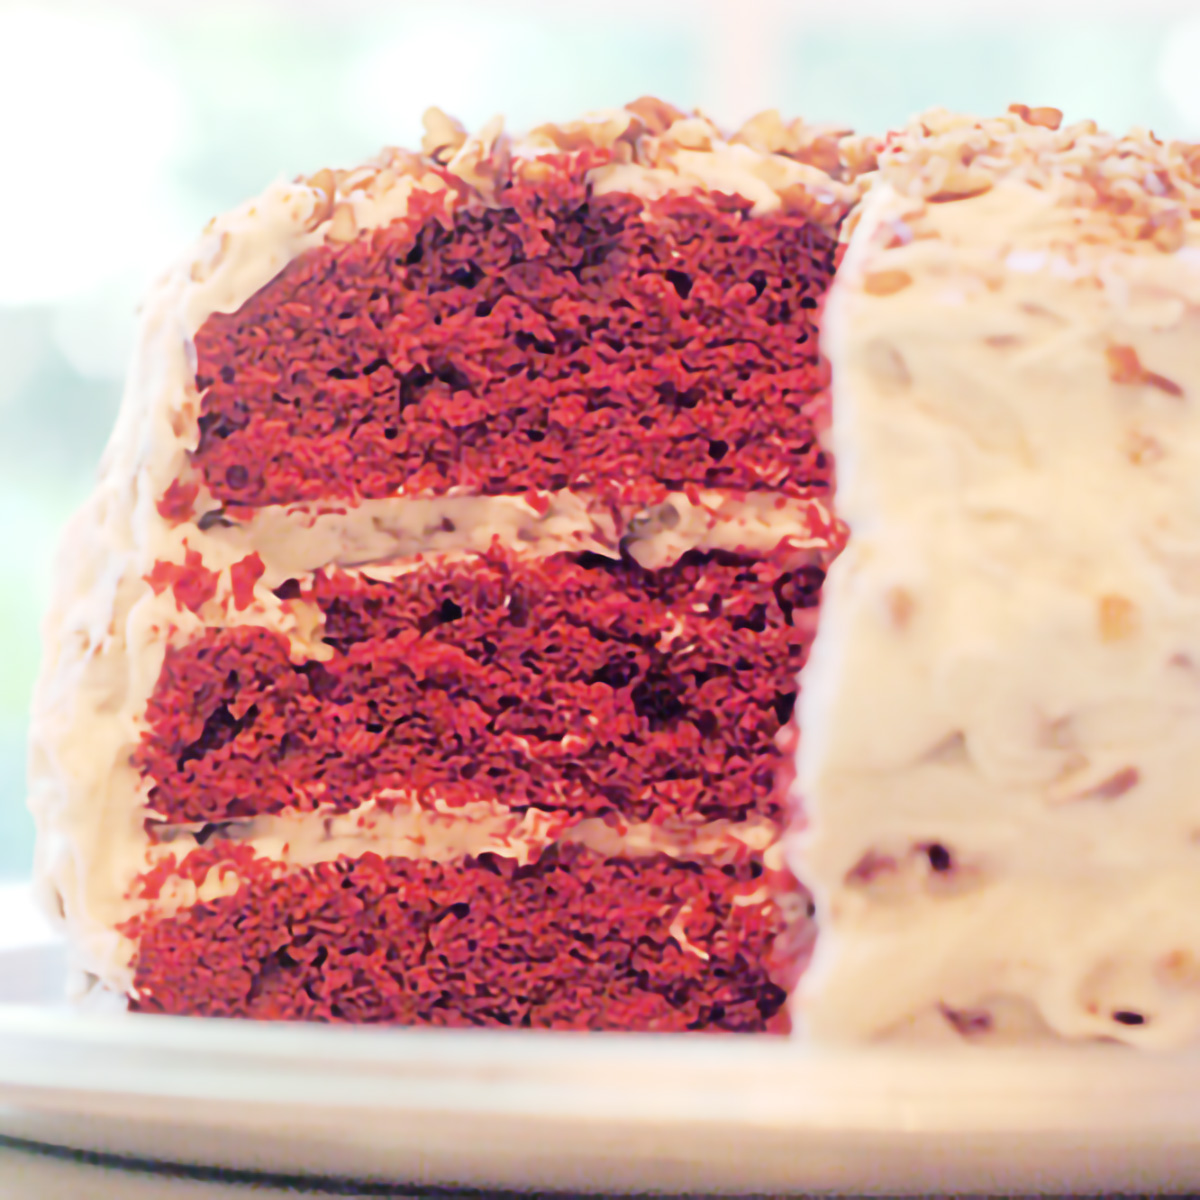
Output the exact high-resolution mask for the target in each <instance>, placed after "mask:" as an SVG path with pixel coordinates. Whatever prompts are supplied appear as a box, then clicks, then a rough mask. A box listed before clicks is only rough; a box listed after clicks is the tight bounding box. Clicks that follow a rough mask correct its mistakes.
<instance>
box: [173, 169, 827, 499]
mask: <svg viewBox="0 0 1200 1200" xmlns="http://www.w3.org/2000/svg"><path fill="white" fill-rule="evenodd" d="M596 161H597V159H596V156H595V155H594V154H593V155H592V156H591V157H588V156H574V157H571V156H564V157H562V158H560V159H558V160H555V169H554V172H553V173H551V174H550V177H549V178H548V179H545V180H542V181H539V182H538V183H536V184H530V183H524V182H520V181H511V180H510V181H509V183H508V184H507V185H506V186H503V187H502V188H501V190H500V191H499V193H498V197H497V205H496V207H490V208H485V207H482V206H479V205H472V206H471V207H463V208H460V209H458V210H457V211H456V212H455V213H454V215H453V217H452V218H448V217H447V216H446V214H445V212H444V210H443V208H442V203H441V200H440V198H431V197H430V196H429V195H427V194H426V193H423V192H417V193H415V194H414V197H413V202H412V203H413V209H412V212H411V213H410V214H409V216H408V217H407V218H405V219H402V220H400V221H398V222H396V223H394V224H392V225H391V226H389V227H387V228H384V229H378V230H375V231H372V232H369V233H364V234H362V235H360V236H359V237H358V239H357V240H355V241H353V242H351V243H349V244H347V245H344V246H323V247H321V248H318V249H313V250H310V251H308V252H306V253H305V254H303V255H301V256H300V257H299V258H298V259H296V260H295V261H294V262H292V263H291V264H290V265H289V266H288V267H287V268H286V269H285V270H284V271H283V272H281V274H280V275H279V276H277V277H276V278H275V279H274V280H272V281H271V282H270V283H269V284H267V285H266V286H265V287H264V288H263V289H262V290H261V291H259V292H258V293H257V294H256V295H255V296H253V297H252V298H251V299H250V300H248V301H247V302H246V303H245V304H244V305H243V306H242V307H241V308H240V309H239V310H238V311H237V312H235V313H232V314H225V313H215V314H213V315H212V316H211V317H209V318H208V320H207V321H206V322H205V324H204V326H203V327H202V328H201V329H200V331H199V332H198V334H197V335H196V351H197V355H198V367H197V374H196V384H197V387H198V388H200V389H201V390H202V392H203V403H202V410H201V417H200V428H201V432H202V436H201V440H200V445H199V449H198V451H197V452H196V454H195V461H196V463H197V464H198V465H199V466H200V467H201V468H202V470H203V474H204V478H205V480H206V482H207V484H208V486H209V488H210V489H211V491H212V492H213V494H214V495H215V496H216V497H217V498H219V499H220V500H222V501H223V502H225V503H227V504H231V505H238V506H254V505H264V504H272V503H286V502H291V501H297V500H303V499H315V498H328V497H351V496H360V497H382V496H389V495H393V494H395V493H396V492H397V490H400V489H403V490H407V491H410V492H419V491H422V490H429V491H433V492H444V491H445V490H447V489H448V488H451V487H459V486H461V487H467V488H469V489H472V490H477V491H480V492H483V493H485V494H499V493H513V492H517V493H520V492H524V491H526V490H527V489H550V490H557V489H561V488H565V487H577V488H586V489H589V490H592V491H597V492H600V493H602V494H614V495H620V496H621V497H623V498H625V499H636V500H658V499H661V498H662V496H663V495H664V494H665V492H666V490H668V489H680V488H683V487H685V486H689V485H699V486H704V487H716V488H730V489H738V490H761V489H770V490H779V491H783V492H787V493H791V494H794V495H805V494H810V493H824V492H827V491H828V489H829V475H830V464H829V462H828V460H827V457H826V455H825V454H824V453H823V452H822V450H821V448H820V446H819V445H818V443H817V440H816V436H815V432H814V423H819V421H820V420H821V415H820V411H819V410H820V409H821V407H822V403H823V401H819V400H817V399H815V397H816V396H817V394H818V393H819V392H820V389H821V388H822V387H823V385H824V384H825V382H826V375H825V369H824V366H823V365H822V364H820V363H819V362H818V358H817V337H816V324H815V316H816V309H817V305H818V303H819V300H820V298H821V296H822V295H823V293H824V291H825V289H826V287H827V285H828V283H829V281H830V278H831V276H832V273H833V270H834V263H835V249H836V247H835V242H834V240H833V238H832V237H831V236H830V235H829V234H827V233H825V232H822V231H821V230H820V229H818V228H816V227H814V226H812V225H810V224H808V223H807V221H806V220H805V219H804V218H803V217H801V216H799V215H797V214H788V213H782V212H781V213H774V214H770V215H767V216H762V217H753V218H752V217H751V216H750V215H749V208H750V205H749V202H748V201H745V200H742V199H740V198H736V197H731V196H722V195H712V194H710V195H690V194H678V195H673V196H668V197H665V198H663V199H660V200H656V201H653V202H650V203H649V204H648V205H644V204H643V202H642V201H641V200H639V199H636V198H634V197H632V196H629V195H624V194H609V195H604V196H600V197H595V196H592V195H590V192H589V188H588V185H587V184H586V182H585V180H584V175H585V173H586V170H587V169H588V168H589V167H590V166H593V165H595V162H596Z"/></svg>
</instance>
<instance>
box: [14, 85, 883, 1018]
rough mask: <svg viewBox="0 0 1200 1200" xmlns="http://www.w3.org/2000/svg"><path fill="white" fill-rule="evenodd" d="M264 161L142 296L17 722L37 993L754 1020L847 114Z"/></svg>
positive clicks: (231, 1003) (781, 892)
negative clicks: (244, 189) (55, 937)
mask: <svg viewBox="0 0 1200 1200" xmlns="http://www.w3.org/2000/svg"><path fill="white" fill-rule="evenodd" d="M426 128H427V136H426V139H425V142H424V144H423V147H422V153H421V154H416V153H407V152H402V151H388V152H385V153H384V154H383V155H382V156H381V157H379V158H378V159H377V160H375V161H373V162H372V163H369V164H367V165H365V166H363V167H362V168H360V169H357V170H353V171H349V172H345V171H339V172H334V171H331V170H323V171H320V172H318V173H317V174H316V175H313V176H311V177H308V178H306V179H300V180H297V181H295V182H293V183H288V184H282V183H281V184H277V185H274V186H272V187H271V188H269V189H268V190H267V191H266V192H265V193H264V194H263V195H261V196H260V197H258V198H257V199H255V200H254V201H252V202H250V203H248V204H246V205H243V206H242V207H241V208H239V209H237V210H235V211H234V212H232V213H230V214H228V215H226V216H224V217H221V218H219V219H217V220H216V221H214V222H213V223H212V224H211V225H210V227H209V228H208V230H207V231H206V232H205V234H204V236H203V238H202V240H201V242H200V244H199V246H198V247H197V249H196V250H195V251H194V252H193V253H192V254H190V255H189V256H188V257H187V259H186V260H185V261H183V262H182V263H180V264H179V265H178V266H177V267H176V268H175V269H174V270H172V271H171V272H169V273H168V274H167V275H166V276H165V277H164V278H163V279H162V280H161V281H160V282H159V283H158V284H157V285H156V287H155V288H154V290H153V292H152V294H151V295H150V297H149V300H148V302H147V304H146V306H145V308H144V311H143V314H142V320H141V327H140V334H139V338H138V342H137V346H136V350H135V354H134V365H133V369H132V372H131V374H130V377H129V380H128V385H127V391H126V394H125V399H124V403H123V406H122V409H121V412H120V416H119V418H118V422H117V426H116V429H115V432H114V434H113V437H112V440H111V443H110V445H109V447H108V450H107V452H106V455H105V458H104V461H103V464H102V467H101V473H100V481H99V484H98V487H97V489H96V492H95V494H94V495H93V497H92V498H91V500H90V501H89V502H88V503H87V504H86V506H85V507H84V508H83V510H82V511H81V512H80V513H79V515H78V516H77V517H76V518H75V520H74V522H73V524H72V525H71V526H70V528H69V530H68V532H67V534H66V538H65V541H64V546H63V550H62V554H61V557H60V561H59V566H58V588H57V594H56V597H55V601H54V605H53V608H52V611H51V613H50V615H49V618H48V621H47V626H46V629H47V639H46V641H47V646H46V657H45V666H44V670H43V674H42V676H41V680H40V683H39V688H38V693H37V698H36V703H35V712H34V721H33V735H32V766H31V773H30V774H31V805H32V808H33V811H34V812H35V814H36V817H37V821H38V825H39V842H38V852H37V853H38V858H37V875H38V880H39V884H40V887H41V889H42V892H43V895H44V897H45V900H46V903H47V904H48V906H50V907H51V909H52V910H53V911H55V912H57V913H58V914H60V915H61V917H62V918H63V919H64V921H65V924H66V928H67V931H68V935H69V942H70V945H71V949H72V955H73V964H74V970H75V981H76V991H77V993H80V994H82V995H84V996H85V997H87V996H101V997H102V996H105V995H108V996H115V997H123V998H124V1001H125V1003H126V1004H127V1005H128V1007H129V1008H131V1009H132V1010H134V1011H137V1012H146V1013H149V1012H155V1013H173V1014H196V1015H214V1016H238V1017H257V1018H275V1019H286V1020H330V1021H352V1022H391V1023H400V1024H428V1025H484V1026H512V1027H533V1028H579V1029H630V1030H728V1031H762V1030H770V1031H778V1030H785V1029H786V1028H787V1027H788V1024H789V1013H788V1008H787V997H788V994H789V992H790V990H791V989H792V987H793V985H794V983H795V980H796V977H797V976H798V974H799V973H800V971H801V969H802V967H803V964H804V962H805V960H806V956H807V954H808V952H809V950H810V947H811V941H812V923H811V914H810V901H809V897H808V894H807V892H805V891H804V890H803V889H802V888H801V887H800V885H799V884H798V883H797V882H796V880H795V879H794V878H793V877H792V876H791V874H790V872H789V871H788V868H787V865H786V862H785V857H784V845H783V833H784V826H785V823H786V820H787V816H786V803H787V800H786V796H785V786H786V781H787V778H788V777H789V776H790V773H791V763H790V744H791V741H792V740H794V739H793V735H792V733H791V732H790V731H791V728H792V709H793V706H794V701H795V695H796V682H795V681H796V676H797V673H798V671H799V669H800V668H801V667H802V666H803V663H804V661H805V658H806V656H807V653H808V649H809V645H810V643H811V640H812V636H813V632H814V629H815V617H816V611H817V601H818V597H819V593H820V587H821V583H822V580H823V577H824V571H825V568H826V566H827V565H828V563H829V561H830V560H831V558H832V557H833V556H834V554H835V553H836V552H837V549H838V547H839V545H840V540H841V537H842V533H843V531H842V528H841V526H840V525H839V524H838V522H837V521H836V520H835V518H834V517H833V514H832V512H831V508H830V498H831V488H832V463H831V461H830V459H829V456H828V454H827V453H826V451H825V450H824V449H823V447H822V444H821V437H822V434H823V432H824V430H825V428H826V426H827V424H828V402H827V390H826V387H827V382H828V380H827V371H826V368H825V367H824V365H823V363H822V362H821V360H820V358H819V355H818V350H817V316H818V314H819V312H820V306H821V303H822V300H823V297H824V293H825V291H826V288H827V286H828V284H829V281H830V279H831V277H832V275H833V272H834V270H835V267H836V263H837V258H838V254H839V248H838V230H839V226H840V223H841V222H842V220H843V219H844V217H845V215H846V213H847V212H848V211H849V210H850V208H851V207H852V205H853V204H854V203H855V201H856V200H857V198H858V195H859V193H860V190H861V187H860V185H859V183H858V182H857V181H858V179H859V178H860V177H861V176H862V175H863V172H864V170H865V169H866V168H867V167H869V166H870V165H871V162H870V156H871V154H872V145H871V143H869V142H868V141H865V140H858V139H853V138H850V137H849V136H848V135H846V134H845V133H844V131H840V130H836V129H831V128H825V127H817V126H808V125H805V124H804V123H803V122H799V121H797V122H793V123H791V124H785V123H784V122H783V121H782V120H781V119H780V118H779V117H778V116H777V115H775V114H766V115H764V116H762V117H759V118H757V119H756V120H755V121H752V122H751V123H749V124H748V125H747V126H746V127H745V128H743V129H742V130H741V131H740V132H739V133H738V134H736V135H734V136H732V137H727V136H726V135H724V134H722V133H721V132H720V131H719V130H717V129H716V128H715V127H714V126H713V125H712V124H711V123H710V122H709V121H708V120H706V119H704V118H703V117H700V116H687V115H685V114H683V113H680V112H678V111H676V110H674V109H671V108H670V107H669V106H666V105H664V104H662V103H661V102H658V101H653V100H643V101H639V102H636V103H634V104H632V105H630V106H629V107H628V108H625V109H622V110H616V111H613V112H608V113H602V114H598V115H596V116H594V117H591V118H588V119H586V120H584V121H581V122H578V123H574V124H568V125H563V126H545V127H543V128H541V129H538V130H535V131H534V132H533V133H532V134H530V135H528V136H527V137H526V138H524V139H523V140H521V141H518V142H515V143H514V142H513V141H511V140H510V139H509V138H508V137H507V136H506V135H505V134H504V133H503V131H502V128H501V126H500V124H499V123H498V122H494V123H492V124H491V125H489V126H488V127H486V128H485V129H484V130H482V131H481V132H480V133H478V134H477V135H474V136H471V137H468V136H467V134H466V133H465V131H464V130H463V129H462V128H461V127H459V126H458V125H457V124H456V123H455V122H453V121H452V120H450V119H449V118H447V117H445V116H444V115H443V114H441V113H439V112H437V111H431V112H430V113H429V114H428V115H427V117H426Z"/></svg>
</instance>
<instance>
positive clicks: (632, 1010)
mask: <svg viewBox="0 0 1200 1200" xmlns="http://www.w3.org/2000/svg"><path fill="white" fill-rule="evenodd" d="M229 861H232V862H235V863H236V865H237V871H238V873H239V875H240V876H241V878H242V884H241V888H240V890H239V891H238V892H236V893H235V894H233V895H231V896H227V897H224V898H223V899H220V900H216V901H213V902H211V903H207V904H197V905H196V906H194V907H192V908H190V909H185V910H182V911H180V912H178V913H177V914H176V915H174V916H172V917H169V918H165V919H156V918H153V917H151V918H146V919H143V920H139V921H137V922H134V923H133V924H132V925H130V926H129V927H128V928H127V932H128V933H130V934H131V935H132V936H134V937H140V945H139V948H138V952H137V959H136V977H135V987H136V989H137V999H136V1001H135V1002H134V1003H133V1005H132V1007H133V1008H135V1009H136V1010H138V1011H141V1012H165V1013H190V1014H198V1015H204V1016H235V1017H258V1018H273V1019H283V1020H322V1021H354V1022H395V1023H400V1024H406V1025H411V1024H429V1025H460V1026H461V1025H501V1026H513V1027H525V1028H529V1027H533V1028H552V1029H622V1030H662V1031H668V1030H688V1029H692V1030H737V1031H755V1030H774V1031H785V1030H786V1029H787V1013H786V1010H785V1009H784V1007H783V1005H784V1000H785V990H784V989H785V987H786V986H787V985H789V984H790V983H791V981H792V979H793V977H794V974H795V971H796V970H797V969H798V967H799V963H800V960H801V959H802V958H803V955H804V953H805V952H806V946H807V942H808V932H809V931H808V929H807V922H806V921H802V922H801V924H800V925H799V926H793V927H791V928H785V921H784V918H783V915H782V913H781V912H780V909H779V907H778V906H777V905H776V904H775V903H774V902H770V901H768V902H766V903H764V904H760V903H758V902H756V901H754V902H750V903H742V904H737V903H735V900H736V899H737V898H738V897H741V898H743V899H748V898H749V897H750V896H751V895H756V894H757V893H759V890H760V889H761V887H762V886H763V883H764V877H763V874H762V867H761V864H758V863H754V862H746V863H743V864H740V865H738V866H726V867H724V868H716V867H712V866H701V865H698V864H694V863H678V862H674V861H672V860H670V859H668V858H665V857H662V856H656V857H653V858H637V859H601V858H599V857H598V856H596V855H594V854H592V853H590V852H588V851H585V850H582V849H581V848H579V847H565V848H559V849H551V850H549V851H547V852H546V854H544V855H543V857H542V858H541V859H540V860H539V861H537V862H535V863H532V864H530V865H528V866H524V867H522V866H518V865H516V863H515V862H514V861H513V860H512V859H507V858H499V857H496V856H493V855H482V856H480V857H479V858H478V859H465V860H462V861H460V862H455V863H448V864H437V863H431V862H427V861H420V860H411V859H398V858H381V857H379V856H378V855H376V854H367V855H364V856H363V857H362V858H360V859H355V860H351V859H346V858H343V859H341V860H340V861H338V862H332V863H326V864H321V865H318V866H314V867H311V868H308V869H305V870H302V871H294V872H291V873H286V872H284V871H283V870H282V869H281V868H279V867H278V866H277V865H272V864H270V863H267V862H265V861H264V860H261V859H255V858H254V857H253V854H252V853H251V851H250V850H249V849H248V848H247V847H245V846H236V845H231V844H223V845H220V846H211V847H207V848H205V849H203V850H199V851H194V852H193V853H192V854H191V855H189V856H188V858H187V859H186V860H185V861H184V862H183V864H182V866H181V868H180V871H179V873H180V874H182V875H184V876H186V877H190V878H192V879H195V880H196V881H197V882H200V881H202V880H203V879H204V877H205V875H206V873H207V872H208V870H209V868H210V867H211V866H213V865H216V864H219V863H222V862H229ZM173 873H174V871H173V864H170V865H168V866H167V867H165V868H160V869H159V870H158V871H157V872H156V873H155V875H154V876H153V877H152V878H151V879H150V880H148V881H147V884H146V889H145V890H146V892H147V894H149V895H151V896H153V895H155V894H156V893H157V889H158V888H159V887H160V886H161V885H162V883H163V882H164V881H165V879H166V878H167V877H168V876H169V875H170V874H173ZM672 925H674V926H675V929H676V934H672V932H671V927H672ZM680 928H682V931H683V936H684V940H686V943H687V945H684V944H681V940H680V939H679V938H678V937H677V934H678V932H679V930H680Z"/></svg>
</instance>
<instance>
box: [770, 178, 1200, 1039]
mask: <svg viewBox="0 0 1200 1200" xmlns="http://www.w3.org/2000/svg"><path fill="white" fill-rule="evenodd" d="M985 182H986V181H985ZM943 186H944V185H943ZM1072 188H1073V190H1071V191H1070V192H1068V191H1067V190H1066V189H1065V188H1064V189H1060V188H1058V187H1057V186H1056V183H1055V179H1054V178H1053V177H1051V178H1048V179H1043V180H1039V181H1037V183H1036V184H1035V185H1031V184H1029V183H1026V182H1021V181H1018V180H1015V179H1013V180H1008V181H1005V180H1003V179H1002V180H1000V181H999V182H998V183H997V184H996V186H994V187H991V188H990V190H988V191H986V192H985V193H984V194H981V195H977V196H974V197H973V198H966V199H959V200H956V201H954V202H951V203H930V202H927V201H925V200H923V199H922V198H921V197H920V195H916V196H912V195H905V194H902V193H901V192H899V191H897V190H896V189H895V188H893V187H892V186H891V185H890V184H889V183H886V182H885V183H881V184H879V185H878V186H877V187H876V188H875V189H874V190H873V191H872V192H871V194H870V195H869V197H868V199H867V201H866V202H865V204H864V207H863V210H862V213H861V222H860V224H859V225H858V227H857V230H856V232H855V234H854V235H853V237H852V238H851V241H850V246H849V250H848V253H847V256H846V259H845V261H844V264H843V266H842V269H841V271H840V273H839V276H838V279H837V281H836V283H835V286H834V289H833V291H832V292H831V295H830V298H829V301H828V305H827V309H826V320H825V329H824V335H823V346H824V350H825V352H826V354H827V355H828V357H829V358H830V360H831V364H832V368H833V376H834V395H833V411H834V422H833V431H832V445H833V450H834V453H835V456H836V459H837V462H838V493H837V504H838V511H839V515H840V516H841V517H842V518H843V519H845V520H846V521H847V523H848V524H849V526H850V530H851V536H850V541H849V545H848V548H847V549H846V550H845V551H844V552H843V554H842V556H841V557H840V558H839V559H838V561H837V562H836V563H835V564H834V566H833V568H832V570H831V572H830V574H829V577H828V580H827V583H826V586H825V592H824V598H823V608H822V620H821V625H820V629H819V633H818V637H817V641H816V645H815V647H814V650H813V653H812V656H811V659H810V665H809V666H808V668H807V670H806V673H805V676H804V679H803V686H802V690H801V701H800V723H801V727H802V729H803V739H802V752H801V754H800V759H799V763H798V769H799V777H798V788H799V791H800V794H801V795H802V797H803V802H804V805H805V807H806V810H807V816H808V820H809V826H808V828H807V830H806V831H805V832H804V833H802V834H801V835H799V836H798V838H797V842H796V847H795V854H794V856H793V858H794V861H793V866H794V868H795V870H796V871H797V873H798V874H799V876H800V878H802V879H804V880H805V881H806V882H807V883H808V884H809V885H810V886H812V887H813V888H814V891H815V896H816V901H817V911H818V921H819V923H820V928H821V934H820V936H819V939H818V948H817V953H816V958H815V960H814V963H813V966H812V968H811V970H810V972H809V973H808V975H807V976H806V978H805V980H804V981H803V983H802V987H801V992H800V996H799V1000H800V1003H799V1006H798V1010H797V1011H798V1015H799V1017H800V1020H801V1022H802V1024H803V1025H804V1027H805V1028H807V1029H808V1030H809V1031H810V1032H811V1033H813V1034H814V1035H817V1036H821V1037H862V1036H874V1035H880V1034H885V1033H887V1032H889V1031H892V1030H895V1029H897V1028H899V1027H901V1026H902V1025H903V1024H905V1023H906V1022H908V1023H910V1022H912V1021H913V1020H917V1019H919V1018H920V1017H921V1015H922V1014H926V1013H930V1012H938V1011H942V1012H946V1013H949V1014H950V1015H951V1017H952V1018H954V1019H956V1020H963V1019H964V1018H963V1017H962V1014H964V1013H965V1014H968V1016H969V1018H972V1019H973V1017H976V1016H981V1015H982V1019H983V1021H984V1023H986V1020H987V1016H986V1014H987V1012H988V1010H989V1009H990V1008H996V1007H999V1008H1003V1007H1004V1006H1010V1007H1011V1006H1012V1005H1013V1004H1016V1005H1017V1006H1018V1007H1020V1006H1021V1005H1025V1006H1027V1007H1029V1008H1032V1009H1033V1010H1035V1012H1036V1014H1038V1017H1039V1018H1040V1019H1041V1020H1044V1021H1045V1023H1046V1024H1047V1025H1048V1026H1049V1027H1050V1028H1051V1029H1053V1030H1054V1031H1055V1032H1057V1033H1058V1034H1060V1035H1064V1036H1069V1037H1108V1038H1118V1039H1122V1040H1128V1041H1133V1042H1138V1043H1141V1044H1145V1045H1174V1044H1178V1043H1181V1042H1185V1041H1188V1040H1191V1039H1194V1038H1195V1037H1196V1036H1197V1034H1198V1033H1200V790H1197V788H1196V783H1195V781H1196V780H1197V779H1200V357H1198V356H1197V353H1196V349H1195V347H1196V346H1197V345H1200V223H1198V222H1194V221H1193V222H1191V223H1190V224H1188V225H1187V226H1186V228H1185V229H1184V230H1183V231H1182V237H1183V241H1184V244H1183V245H1182V247H1181V248H1178V249H1174V250H1167V249H1164V248H1161V247H1160V246H1158V245H1156V244H1155V243H1154V242H1153V241H1151V240H1148V239H1142V240H1139V239H1136V238H1132V237H1129V236H1123V235H1122V233H1121V231H1120V229H1119V228H1118V226H1117V224H1116V221H1115V219H1114V217H1113V216H1112V215H1111V214H1109V213H1106V212H1104V211H1101V210H1100V209H1098V208H1096V207H1091V206H1086V205H1084V204H1082V203H1080V200H1079V194H1080V187H1079V185H1078V184H1073V185H1072ZM939 868H941V869H939ZM1116 1014H1123V1017H1119V1016H1117V1015H1116ZM1137 1017H1141V1018H1143V1023H1142V1024H1133V1023H1127V1022H1131V1021H1136V1019H1137Z"/></svg>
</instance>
